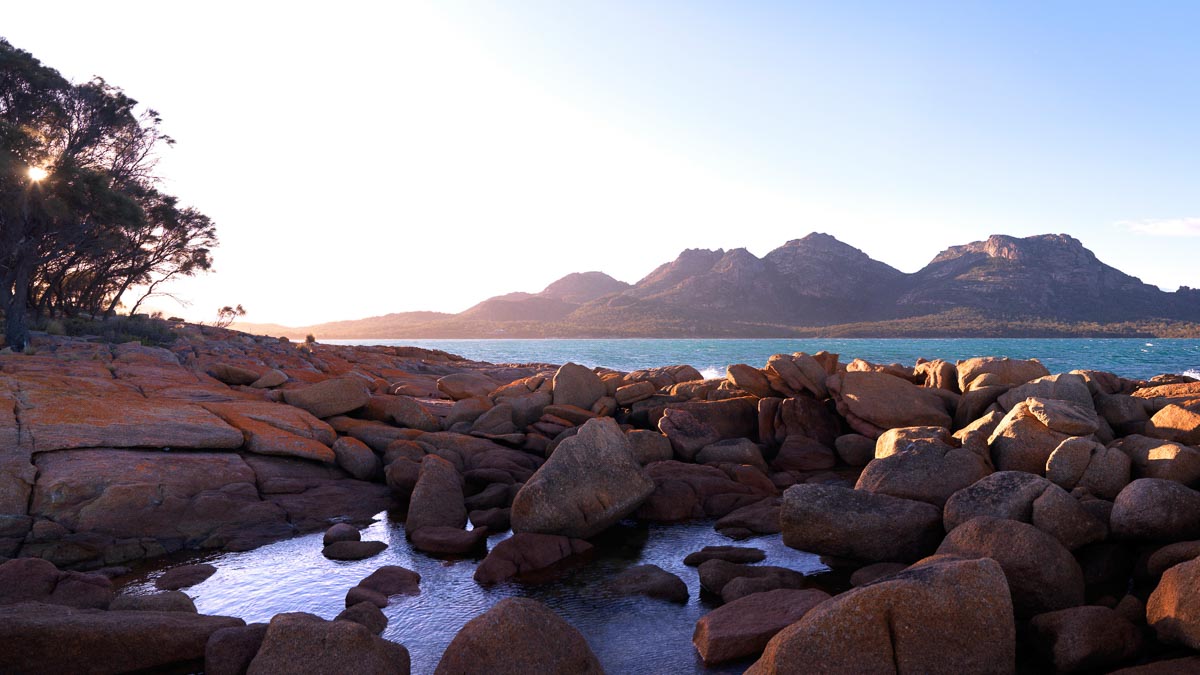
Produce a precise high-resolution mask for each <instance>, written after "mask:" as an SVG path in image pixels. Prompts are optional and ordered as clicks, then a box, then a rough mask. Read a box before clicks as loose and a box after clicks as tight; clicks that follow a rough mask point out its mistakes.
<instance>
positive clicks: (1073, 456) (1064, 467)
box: [1046, 438, 1131, 499]
mask: <svg viewBox="0 0 1200 675" xmlns="http://www.w3.org/2000/svg"><path fill="white" fill-rule="evenodd" d="M1130 467H1131V463H1130V461H1129V456H1128V455H1126V454H1125V453H1123V452H1121V451H1120V450H1117V449H1116V448H1106V447H1104V446H1103V445H1101V444H1100V443H1097V442H1095V441H1092V440H1089V439H1086V438H1068V439H1067V440H1065V441H1063V442H1062V443H1060V444H1059V445H1058V447H1057V448H1055V449H1054V452H1052V453H1050V458H1049V459H1047V460H1046V478H1048V479H1050V480H1051V481H1053V482H1054V483H1055V484H1056V485H1058V486H1059V487H1061V488H1063V489H1064V490H1074V489H1075V488H1077V487H1080V488H1083V489H1085V490H1087V491H1088V492H1090V493H1091V494H1093V495H1095V496H1097V497H1100V498H1101V499H1114V498H1115V497H1116V496H1117V495H1118V494H1120V492H1121V490H1122V489H1123V488H1124V487H1125V486H1126V485H1128V484H1129V472H1130Z"/></svg>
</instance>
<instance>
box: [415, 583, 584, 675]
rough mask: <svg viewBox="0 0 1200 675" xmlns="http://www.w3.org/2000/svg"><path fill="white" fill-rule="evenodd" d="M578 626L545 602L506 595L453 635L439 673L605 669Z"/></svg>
mask: <svg viewBox="0 0 1200 675" xmlns="http://www.w3.org/2000/svg"><path fill="white" fill-rule="evenodd" d="M603 672H604V669H603V668H601V667H600V662H599V661H598V660H597V659H596V655H595V654H593V653H592V649H591V647H589V646H588V643H587V640H584V639H583V636H582V635H580V634H579V631H578V630H576V629H575V627H574V626H572V625H571V624H569V623H567V622H566V621H564V620H563V619H562V618H560V617H559V616H558V615H557V614H555V613H554V612H552V611H551V610H550V609H549V608H547V607H546V606H545V605H543V604H542V603H540V602H538V601H536V600H528V599H525V598H505V599H504V600H501V601H500V602H498V603H496V605H495V606H493V607H492V608H491V609H489V610H488V611H486V612H484V613H483V614H480V615H479V616H477V617H475V618H474V619H471V620H470V621H468V622H467V625H465V626H463V627H462V630H460V631H459V632H458V634H457V635H455V636H454V639H453V640H451V641H450V646H448V647H446V651H445V653H444V654H442V660H441V661H439V662H438V665H437V669H436V670H435V671H434V673H435V674H436V675H472V674H476V673H477V674H478V675H529V673H573V674H578V675H602V674H603Z"/></svg>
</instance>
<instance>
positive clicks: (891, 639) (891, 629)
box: [884, 610, 901, 673]
mask: <svg viewBox="0 0 1200 675" xmlns="http://www.w3.org/2000/svg"><path fill="white" fill-rule="evenodd" d="M884 623H885V624H887V631H888V644H889V645H891V647H892V672H894V673H899V672H901V671H900V657H899V656H897V655H896V627H895V626H893V625H892V612H891V611H890V610H889V611H888V613H887V616H885V617H884Z"/></svg>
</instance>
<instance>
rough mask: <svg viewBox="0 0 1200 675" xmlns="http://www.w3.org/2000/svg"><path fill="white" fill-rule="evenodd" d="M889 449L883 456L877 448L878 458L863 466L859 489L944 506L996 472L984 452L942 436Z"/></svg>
mask: <svg viewBox="0 0 1200 675" xmlns="http://www.w3.org/2000/svg"><path fill="white" fill-rule="evenodd" d="M894 431H896V430H895V429H893V430H892V431H889V432H887V433H888V434H891V433H892V432H894ZM885 435H887V434H885ZM947 437H948V434H947ZM880 439H881V440H882V439H883V436H881V437H880ZM889 451H890V452H889V454H886V455H884V456H883V457H880V456H879V455H880V451H879V449H877V450H876V459H873V460H871V462H870V463H869V464H867V466H866V468H864V469H863V472H862V473H861V474H860V475H859V478H858V483H857V484H856V485H855V488H857V489H859V490H865V491H867V492H874V493H878V494H885V495H891V496H893V497H902V498H904V499H915V500H917V501H922V502H927V503H929V504H933V505H934V506H938V507H941V506H944V505H945V503H946V500H947V499H949V498H950V495H952V494H954V493H955V492H957V491H959V490H961V489H962V488H965V487H967V486H969V485H971V484H973V483H975V482H976V481H978V480H980V479H981V478H983V477H985V476H987V475H988V474H990V473H991V472H992V464H991V461H990V460H989V459H988V457H986V456H985V455H984V453H980V452H976V451H975V450H974V449H973V448H969V447H955V446H953V445H950V444H949V443H947V442H946V441H944V440H941V439H920V440H912V441H909V442H907V443H904V444H901V445H899V446H897V447H895V448H890V449H889Z"/></svg>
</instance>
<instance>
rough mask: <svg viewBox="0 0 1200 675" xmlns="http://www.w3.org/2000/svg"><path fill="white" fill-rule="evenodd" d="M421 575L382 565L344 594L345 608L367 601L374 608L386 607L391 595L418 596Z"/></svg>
mask: <svg viewBox="0 0 1200 675" xmlns="http://www.w3.org/2000/svg"><path fill="white" fill-rule="evenodd" d="M420 592H421V575H420V574H417V573H416V572H413V571H412V570H409V569H405V568H403V567H400V566H399V565H384V566H383V567H380V568H379V569H377V570H375V571H374V572H371V574H369V575H367V577H365V578H364V579H363V580H362V581H360V582H358V585H356V586H355V587H354V588H351V589H350V590H349V591H348V592H347V593H346V607H353V606H354V605H356V604H358V603H360V602H363V601H367V602H370V603H371V604H373V605H375V606H376V607H387V606H388V598H389V597H391V596H393V595H418V594H420Z"/></svg>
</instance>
